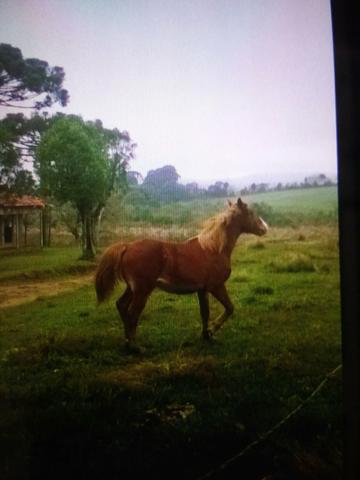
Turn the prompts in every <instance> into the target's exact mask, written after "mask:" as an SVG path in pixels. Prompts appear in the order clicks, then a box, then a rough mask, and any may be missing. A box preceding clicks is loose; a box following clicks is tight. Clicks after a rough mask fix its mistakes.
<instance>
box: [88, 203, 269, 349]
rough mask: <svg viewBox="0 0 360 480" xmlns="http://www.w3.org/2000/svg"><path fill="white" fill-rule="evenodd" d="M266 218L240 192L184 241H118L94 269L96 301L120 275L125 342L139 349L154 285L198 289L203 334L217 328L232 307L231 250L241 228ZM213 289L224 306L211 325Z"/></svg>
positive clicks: (263, 227) (259, 226)
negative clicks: (141, 323)
mask: <svg viewBox="0 0 360 480" xmlns="http://www.w3.org/2000/svg"><path fill="white" fill-rule="evenodd" d="M267 230H268V225H267V224H266V222H265V221H264V220H263V219H262V218H261V217H259V216H258V215H256V214H255V212H254V211H253V210H252V209H251V208H249V207H248V205H247V204H246V203H244V202H243V201H242V200H241V198H238V199H237V201H236V202H234V203H232V202H231V201H228V206H227V208H226V211H225V212H221V213H219V214H217V215H216V216H215V217H213V218H211V219H210V220H208V221H207V222H206V223H205V226H204V228H203V230H201V231H200V233H199V234H198V235H197V236H195V237H191V238H189V239H187V240H185V241H183V242H168V241H160V240H153V239H142V240H135V241H133V242H130V243H123V242H118V243H115V244H113V245H111V246H110V247H108V248H107V250H106V251H105V252H104V254H103V255H102V257H101V259H100V261H99V264H98V266H97V269H96V273H95V290H96V295H97V300H98V304H99V303H101V302H103V301H104V300H106V299H107V298H108V297H109V296H110V294H111V293H112V291H113V289H114V288H115V285H116V283H117V281H119V280H123V281H124V282H125V284H126V288H125V291H124V293H123V294H122V296H121V297H120V298H119V299H118V300H117V301H116V307H117V310H118V312H119V314H120V317H121V319H122V321H123V324H124V330H125V345H126V346H127V347H128V348H129V349H130V350H134V351H137V350H138V347H137V346H136V343H135V336H136V328H137V325H138V321H139V317H140V314H141V312H142V311H143V309H144V308H145V305H146V302H147V300H148V298H149V296H150V294H151V293H152V292H153V290H154V289H155V288H160V289H161V290H164V291H166V292H169V293H175V294H192V293H196V294H197V296H198V300H199V305H200V316H201V319H202V337H203V339H205V340H209V339H211V337H212V336H213V335H214V334H215V332H217V331H218V330H219V328H220V327H221V326H222V325H223V324H224V322H225V321H226V320H227V319H228V318H229V317H230V316H231V315H232V313H233V311H234V306H233V303H232V302H231V300H230V298H229V295H228V293H227V290H226V287H225V282H226V281H227V280H228V278H229V277H230V274H231V254H232V251H233V249H234V247H235V244H236V241H237V239H238V237H239V236H240V235H241V234H243V233H250V234H255V235H258V236H262V235H265V233H266V232H267ZM209 293H210V294H211V295H212V296H213V297H215V299H216V300H218V301H219V302H220V303H221V304H222V306H223V307H224V312H223V313H222V314H220V315H219V316H218V317H217V318H216V319H215V320H214V321H213V323H212V324H211V325H209V317H210V310H209Z"/></svg>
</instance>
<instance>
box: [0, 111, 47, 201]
mask: <svg viewBox="0 0 360 480" xmlns="http://www.w3.org/2000/svg"><path fill="white" fill-rule="evenodd" d="M49 124H50V120H48V119H47V118H46V117H45V116H40V115H39V114H36V115H34V116H32V117H31V118H27V117H25V116H24V115H23V114H22V113H10V114H8V115H7V116H6V117H5V118H4V119H3V120H1V121H0V188H2V189H4V190H7V191H13V192H16V193H17V194H19V195H22V194H32V193H34V189H35V179H34V177H33V174H32V165H33V160H34V152H35V148H36V146H37V145H38V144H39V142H40V138H41V135H42V133H43V132H44V131H45V130H46V128H48V126H49Z"/></svg>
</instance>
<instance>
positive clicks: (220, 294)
mask: <svg viewBox="0 0 360 480" xmlns="http://www.w3.org/2000/svg"><path fill="white" fill-rule="evenodd" d="M210 293H211V294H212V295H213V296H214V297H215V298H216V300H218V301H219V302H220V303H221V304H222V305H223V306H224V308H225V311H224V312H223V313H222V314H221V315H219V316H218V317H217V318H216V319H215V320H214V322H213V323H212V328H211V329H210V332H211V334H212V335H213V334H214V333H215V332H217V331H218V330H219V328H220V327H221V326H222V325H223V323H224V322H226V320H227V319H228V318H229V317H230V315H232V313H233V311H234V305H233V304H232V302H231V300H230V298H229V295H228V293H227V290H226V287H225V285H224V284H223V285H220V286H218V287H216V288H214V289H211V290H210Z"/></svg>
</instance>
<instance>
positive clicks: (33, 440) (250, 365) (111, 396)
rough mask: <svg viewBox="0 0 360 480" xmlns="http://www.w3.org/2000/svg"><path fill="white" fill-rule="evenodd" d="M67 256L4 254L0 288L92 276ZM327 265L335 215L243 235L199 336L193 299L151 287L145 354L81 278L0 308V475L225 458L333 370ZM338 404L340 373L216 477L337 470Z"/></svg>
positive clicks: (335, 341) (190, 465) (334, 325)
mask: <svg viewBox="0 0 360 480" xmlns="http://www.w3.org/2000/svg"><path fill="white" fill-rule="evenodd" d="M319 190H320V189H319ZM322 190H323V191H324V192H325V191H326V190H325V189H322ZM280 193H282V192H280ZM269 198H270V197H268V198H267V199H266V202H269V204H270V200H269ZM276 198H278V197H276V196H274V197H273V200H271V202H275V203H276V201H277V200H276ZM256 201H261V199H257V200H256ZM264 201H265V199H264ZM326 202H328V200H326V199H325V198H324V205H325V204H326ZM330 203H331V202H330ZM293 205H295V206H297V207H298V208H300V206H299V204H298V203H297V200H295V199H294V198H293ZM308 205H309V208H310V206H311V201H309V202H308ZM279 208H280V206H279ZM294 208H295V207H294ZM301 208H302V207H301ZM303 208H305V206H304V207H303ZM322 208H324V210H325V207H322ZM78 253H79V251H78V250H77V249H76V248H68V249H66V248H62V249H58V248H50V249H44V250H43V251H41V252H40V251H37V252H36V251H32V252H30V254H31V255H32V256H31V255H30V254H29V252H28V253H26V254H25V253H18V252H13V253H12V254H11V255H5V254H4V253H2V254H1V256H0V262H1V278H0V288H2V295H6V288H7V285H8V283H9V282H8V281H9V280H10V279H11V283H14V282H18V284H19V285H20V286H21V285H23V286H31V285H32V282H34V281H35V280H37V279H39V278H40V279H41V280H42V281H45V282H46V281H47V282H48V284H49V292H51V289H52V282H53V280H54V278H55V277H56V278H57V279H59V278H60V279H61V278H64V279H65V278H67V277H68V276H69V275H71V276H74V275H77V274H78V273H81V272H83V271H86V272H89V271H91V270H92V269H93V268H94V266H93V265H91V264H89V263H87V264H84V263H81V262H79V261H78V260H77V255H78ZM338 261H339V258H338V242H337V227H336V225H334V224H333V225H302V226H300V227H298V228H273V229H272V230H270V232H269V234H268V235H267V236H265V237H263V238H262V239H261V240H259V239H257V238H256V237H252V236H244V237H241V238H240V240H239V243H238V245H237V247H236V249H235V251H234V254H233V259H232V266H233V269H232V276H231V277H230V279H229V281H228V283H227V286H228V290H229V293H230V296H231V298H232V300H233V302H234V304H235V313H234V315H233V317H232V318H231V319H229V320H228V322H227V323H226V324H225V325H224V327H223V328H222V329H221V330H220V331H219V332H218V334H217V336H216V338H215V340H214V341H213V342H212V343H210V344H204V343H203V342H202V341H201V340H200V330H201V326H200V315H199V311H198V305H197V300H196V296H193V295H190V296H172V295H168V294H165V293H162V292H155V293H154V294H153V295H152V297H151V298H150V300H149V302H148V304H147V307H146V309H145V311H144V313H143V316H142V318H141V322H140V326H139V329H138V340H139V343H140V344H141V345H142V346H143V347H144V348H145V351H144V353H142V354H140V355H130V354H126V352H125V349H124V347H123V331H122V327H121V325H120V322H119V318H118V314H117V312H116V309H115V308H114V300H115V299H116V295H115V296H114V297H113V298H112V299H111V300H110V301H109V303H107V304H105V305H104V306H101V307H97V306H96V302H95V292H94V288H93V285H92V282H91V279H90V280H89V279H87V280H86V282H85V283H83V284H80V285H79V286H78V287H77V288H73V289H71V290H67V291H63V292H59V293H58V294H57V295H53V296H51V297H50V296H49V297H48V296H46V295H45V296H44V295H41V296H39V298H37V299H36V300H35V301H32V302H28V303H25V304H24V303H23V304H22V305H14V306H12V307H7V308H0V338H1V344H0V369H1V374H0V408H1V414H0V452H1V453H0V456H1V459H0V478H2V479H4V480H9V479H40V478H52V479H60V478H87V479H89V478H104V479H115V478H116V479H119V478H126V479H127V478H134V477H135V478H137V477H139V476H140V477H141V476H142V477H144V476H145V475H146V477H150V478H151V477H152V476H153V477H154V478H158V479H165V478H166V479H168V478H172V479H189V480H190V479H194V480H195V479H196V478H198V477H199V476H201V475H203V474H205V473H206V472H208V471H210V470H212V469H213V468H215V467H217V466H219V465H221V464H222V463H223V462H225V461H226V460H227V459H229V458H230V457H232V456H233V455H235V454H237V453H238V452H240V451H241V450H242V449H243V448H245V447H246V446H247V445H248V444H250V443H251V442H253V441H254V440H256V439H257V438H258V436H259V435H261V434H262V433H264V432H267V431H268V430H269V429H271V428H272V427H273V426H274V425H275V424H277V423H278V422H279V421H280V420H282V419H283V418H284V417H286V416H287V415H288V414H289V413H290V412H292V411H293V410H294V409H295V408H296V407H298V406H299V405H300V404H301V402H302V401H303V400H305V399H306V398H307V397H308V396H309V395H310V394H311V393H312V392H313V391H314V389H315V388H316V387H317V386H318V385H319V384H320V382H321V381H322V380H323V379H324V378H325V376H326V374H327V373H329V372H330V371H332V370H333V369H334V368H335V367H336V366H337V365H338V364H340V362H341V337H340V305H339V304H340V300H339V268H338ZM1 279H2V280H1ZM34 285H35V284H34ZM120 291H121V287H119V289H118V290H117V292H118V293H119V292H120ZM220 311H221V309H220V307H219V305H218V304H216V302H215V301H214V302H212V304H211V315H212V317H213V316H214V315H216V314H217V313H219V312H220ZM341 408H342V407H341V372H338V373H337V374H336V375H334V376H332V377H330V378H329V379H328V381H327V383H326V384H325V385H324V387H323V388H322V389H321V390H320V391H319V392H318V393H317V394H316V395H315V396H314V398H312V399H311V400H310V401H309V402H307V403H305V405H304V406H303V408H301V409H300V410H299V411H298V412H297V413H296V415H294V416H293V417H291V418H290V419H289V420H288V421H286V422H285V423H284V424H283V425H282V426H281V428H279V429H277V430H276V431H275V432H274V433H273V434H272V435H270V436H269V437H268V438H267V439H266V440H265V441H263V442H261V443H260V444H259V445H256V446H254V447H253V448H252V449H250V450H249V451H248V452H247V453H246V455H244V456H242V457H241V458H238V459H237V460H236V461H234V462H233V463H231V464H230V465H229V466H228V467H227V468H225V469H223V470H222V471H221V472H217V473H216V475H215V476H212V477H211V478H217V479H222V478H245V479H249V480H252V479H254V480H255V479H258V480H260V479H264V478H268V479H275V478H278V479H280V478H281V479H289V480H290V479H291V480H297V479H324V480H325V479H330V480H331V479H334V480H335V479H340V478H341V463H342V453H341V452H342V444H341V438H342V433H341V432H342V411H341Z"/></svg>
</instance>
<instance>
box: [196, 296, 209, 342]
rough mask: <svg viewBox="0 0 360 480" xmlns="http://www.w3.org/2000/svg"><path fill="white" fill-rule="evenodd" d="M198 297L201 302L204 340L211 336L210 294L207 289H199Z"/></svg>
mask: <svg viewBox="0 0 360 480" xmlns="http://www.w3.org/2000/svg"><path fill="white" fill-rule="evenodd" d="M198 299H199V304H200V315H201V320H202V327H203V328H202V337H203V338H204V340H209V339H210V338H211V332H210V331H209V316H210V310H209V295H208V293H207V292H206V291H205V290H199V291H198Z"/></svg>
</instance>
